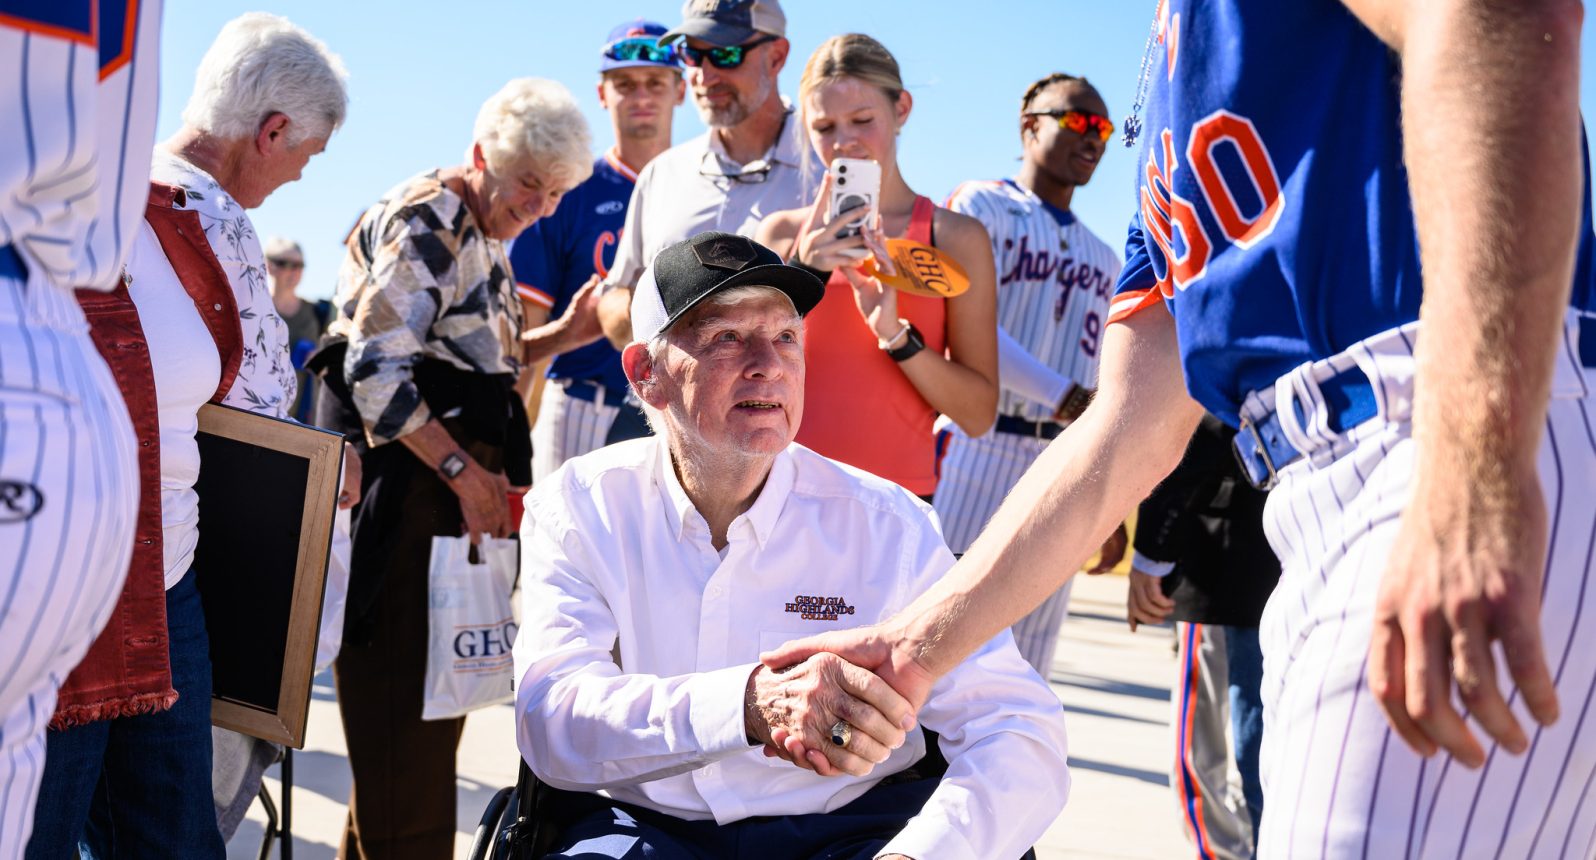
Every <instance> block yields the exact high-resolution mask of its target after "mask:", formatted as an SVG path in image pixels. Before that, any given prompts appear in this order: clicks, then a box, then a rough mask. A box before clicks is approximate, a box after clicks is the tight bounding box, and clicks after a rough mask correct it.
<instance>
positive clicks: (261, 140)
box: [255, 111, 289, 155]
mask: <svg viewBox="0 0 1596 860" xmlns="http://www.w3.org/2000/svg"><path fill="white" fill-rule="evenodd" d="M288 123H289V119H288V114H285V113H279V112H276V111H274V112H272V113H270V114H268V115H267V116H266V119H264V120H262V121H261V124H260V130H259V131H257V132H256V133H255V149H256V150H257V151H259V152H260V154H261V155H266V154H268V153H270V152H272V151H274V150H277V149H280V148H284V147H287V146H288Z"/></svg>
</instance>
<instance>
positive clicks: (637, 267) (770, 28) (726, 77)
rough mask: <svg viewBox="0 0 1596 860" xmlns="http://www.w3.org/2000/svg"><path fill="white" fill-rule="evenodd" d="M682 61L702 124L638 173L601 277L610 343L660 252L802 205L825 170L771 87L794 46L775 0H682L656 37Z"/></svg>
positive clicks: (627, 329)
mask: <svg viewBox="0 0 1596 860" xmlns="http://www.w3.org/2000/svg"><path fill="white" fill-rule="evenodd" d="M660 42H661V43H662V44H667V45H674V46H675V48H676V51H677V53H678V54H679V55H680V56H681V58H682V63H683V64H684V65H685V66H686V67H687V86H688V88H689V89H690V90H691V91H692V94H693V106H694V107H696V108H697V109H698V115H699V117H700V118H702V119H703V120H704V125H706V126H709V130H708V131H707V132H705V133H704V134H701V135H699V136H698V137H695V138H693V139H692V140H689V141H686V142H685V143H681V144H678V145H676V146H674V147H671V149H670V150H669V151H667V152H664V153H662V154H661V155H660V157H659V159H658V160H656V161H655V162H654V163H653V164H651V165H649V167H648V169H647V170H645V171H643V172H642V174H641V175H640V176H639V177H638V180H637V188H636V190H635V191H634V192H633V193H632V201H631V203H630V204H629V206H628V209H627V213H626V230H625V232H624V234H623V235H622V236H621V247H620V250H618V251H617V252H616V254H615V262H614V264H613V265H611V266H610V273H609V274H608V275H606V276H605V278H604V289H605V293H604V298H603V301H602V302H601V303H600V305H599V319H600V321H601V322H602V324H603V327H604V334H605V335H606V336H608V337H609V339H610V342H611V343H614V344H615V345H616V346H617V347H624V346H626V344H627V343H629V342H630V341H631V339H632V332H631V318H630V316H629V314H630V310H631V302H632V287H633V286H634V285H635V284H636V283H637V281H638V278H639V277H641V276H642V274H643V269H644V268H645V267H646V266H648V265H649V263H650V262H651V261H652V260H653V259H654V257H655V255H657V254H658V253H659V252H660V251H661V250H663V249H664V248H666V247H667V246H669V245H673V244H675V243H677V242H681V241H683V240H686V239H688V238H690V237H692V236H696V235H698V234H699V233H703V232H705V231H708V230H718V231H723V232H726V233H736V234H738V235H742V236H752V235H753V234H754V230H755V229H756V228H758V226H759V222H760V221H761V220H762V219H763V218H764V217H765V215H767V214H769V213H771V212H780V211H781V210H783V209H796V208H798V207H800V206H807V205H809V203H810V201H812V200H813V199H814V192H815V189H814V188H813V187H809V186H808V184H806V182H805V175H806V172H807V174H808V175H811V176H814V177H818V176H819V175H820V173H821V171H822V170H824V168H822V167H820V166H819V163H818V161H816V162H815V163H814V164H811V165H810V167H809V170H808V171H805V170H804V168H803V162H804V160H805V159H811V160H814V159H815V156H814V153H813V151H812V150H811V149H810V147H809V142H808V141H807V140H806V139H805V138H804V134H803V130H802V129H801V128H799V121H798V119H797V117H796V116H795V114H794V111H793V108H792V105H791V104H790V103H789V102H788V101H787V99H785V98H783V97H782V95H781V92H780V91H779V89H778V88H777V78H778V77H779V76H780V74H781V70H782V68H783V67H784V66H785V65H786V63H787V55H788V53H789V52H790V51H791V50H792V45H791V44H789V43H788V41H787V17H786V15H785V14H783V13H782V10H781V4H780V3H779V2H778V0H686V2H685V3H684V4H683V5H682V22H681V24H679V25H677V26H676V28H675V29H673V30H671V31H670V32H669V33H666V34H665V35H664V36H663V37H661V39H660Z"/></svg>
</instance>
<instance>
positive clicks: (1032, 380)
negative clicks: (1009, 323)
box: [997, 325, 1074, 409]
mask: <svg viewBox="0 0 1596 860" xmlns="http://www.w3.org/2000/svg"><path fill="white" fill-rule="evenodd" d="M997 334H998V384H999V385H1001V386H1002V387H1003V390H1004V391H1010V392H1013V393H1015V394H1018V395H1020V396H1021V397H1024V398H1025V399H1026V400H1029V401H1031V402H1032V403H1039V404H1041V405H1043V406H1046V407H1047V408H1049V409H1057V408H1058V405H1059V403H1060V402H1061V401H1063V399H1064V395H1065V394H1067V393H1068V392H1069V390H1070V386H1071V385H1073V384H1074V383H1073V382H1071V380H1070V379H1069V378H1068V377H1066V376H1064V375H1063V374H1061V373H1059V372H1058V371H1055V370H1054V369H1053V368H1051V367H1048V366H1047V365H1046V364H1043V363H1042V360H1041V359H1039V358H1037V357H1036V356H1034V355H1032V354H1031V352H1030V350H1027V349H1026V348H1025V347H1023V346H1020V343H1019V341H1017V340H1015V339H1014V336H1013V335H1011V334H1009V333H1008V330H1006V329H1004V328H1003V326H1001V325H999V326H998V331H997Z"/></svg>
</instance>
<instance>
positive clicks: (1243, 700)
mask: <svg viewBox="0 0 1596 860" xmlns="http://www.w3.org/2000/svg"><path fill="white" fill-rule="evenodd" d="M1225 643H1226V650H1227V651H1229V662H1230V731H1231V738H1232V742H1233V743H1234V744H1235V745H1236V769H1237V770H1238V771H1240V772H1241V791H1242V794H1243V795H1244V796H1245V797H1246V798H1247V811H1248V812H1249V813H1251V814H1252V827H1253V832H1254V833H1256V832H1258V825H1259V824H1261V823H1262V822H1263V782H1262V781H1261V780H1260V779H1259V778H1258V750H1259V749H1260V748H1261V746H1262V744H1263V651H1262V649H1260V648H1259V646H1258V628H1256V627H1226V628H1225Z"/></svg>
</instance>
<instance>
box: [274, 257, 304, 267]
mask: <svg viewBox="0 0 1596 860" xmlns="http://www.w3.org/2000/svg"><path fill="white" fill-rule="evenodd" d="M266 262H268V263H271V264H272V265H273V266H276V267H277V268H279V269H303V268H305V261H304V260H280V259H276V258H272V257H268V258H267V259H266Z"/></svg>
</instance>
